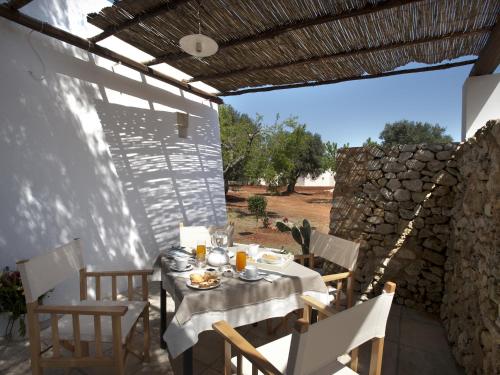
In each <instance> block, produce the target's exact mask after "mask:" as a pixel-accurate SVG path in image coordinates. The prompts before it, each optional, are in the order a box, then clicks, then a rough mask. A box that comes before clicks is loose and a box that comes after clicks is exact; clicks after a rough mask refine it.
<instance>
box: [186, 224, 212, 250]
mask: <svg viewBox="0 0 500 375" xmlns="http://www.w3.org/2000/svg"><path fill="white" fill-rule="evenodd" d="M179 243H180V245H181V246H184V247H186V248H191V249H196V246H197V245H198V244H200V243H202V244H206V245H207V246H210V245H211V243H212V237H211V236H210V231H209V230H208V228H207V227H204V226H201V225H200V226H185V225H184V224H183V223H179Z"/></svg>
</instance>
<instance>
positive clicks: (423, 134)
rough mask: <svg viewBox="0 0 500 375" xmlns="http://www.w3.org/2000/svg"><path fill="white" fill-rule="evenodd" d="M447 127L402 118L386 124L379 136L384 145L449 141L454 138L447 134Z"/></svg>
mask: <svg viewBox="0 0 500 375" xmlns="http://www.w3.org/2000/svg"><path fill="white" fill-rule="evenodd" d="M445 131H446V128H444V127H442V126H439V125H438V124H435V125H432V124H429V123H427V122H425V123H423V122H415V121H408V120H401V121H396V122H393V123H392V124H391V123H389V124H385V128H384V130H383V131H382V132H381V133H380V136H379V138H380V139H381V140H382V145H383V146H391V145H398V144H418V143H448V142H452V141H453V138H452V137H451V136H450V135H447V134H445Z"/></svg>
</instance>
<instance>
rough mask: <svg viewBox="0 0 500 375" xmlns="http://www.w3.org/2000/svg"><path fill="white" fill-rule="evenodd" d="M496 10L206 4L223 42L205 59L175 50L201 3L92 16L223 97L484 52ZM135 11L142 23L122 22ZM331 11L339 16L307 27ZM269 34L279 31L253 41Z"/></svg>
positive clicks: (397, 4) (499, 6) (474, 3)
mask: <svg viewBox="0 0 500 375" xmlns="http://www.w3.org/2000/svg"><path fill="white" fill-rule="evenodd" d="M162 6H164V7H165V9H167V10H165V11H156V12H155V16H154V17H151V16H150V17H147V15H148V12H149V13H150V12H152V11H155V10H158V9H160V8H161V7H162ZM364 10H366V12H363V11H364ZM499 12H500V0H420V1H418V0H399V1H393V0H386V1H378V0H370V1H367V0H329V1H327V0H310V1H307V0H246V1H237V0H203V1H201V7H200V14H201V19H202V33H204V34H206V35H209V36H210V37H212V38H214V39H215V40H216V41H217V43H218V44H219V46H221V47H222V48H221V49H220V50H219V51H218V52H217V53H216V54H215V55H213V56H211V57H207V58H204V59H202V60H199V59H197V58H194V57H191V56H189V55H186V54H185V53H183V52H182V50H181V49H180V48H179V46H178V41H179V39H180V38H181V37H182V36H184V35H186V34H191V33H196V32H198V23H197V13H198V1H194V0H193V1H179V0H170V1H165V0H142V1H136V0H122V1H119V2H116V3H115V4H114V5H113V6H110V7H107V8H104V9H102V10H101V11H100V12H99V13H94V14H90V15H88V21H89V22H90V23H92V24H93V25H95V26H97V27H99V28H101V29H103V30H113V29H115V30H120V31H118V32H117V33H116V34H115V36H116V37H118V38H120V39H122V40H123V41H125V42H127V43H129V44H131V45H133V46H135V47H137V48H139V49H141V50H142V51H144V52H146V53H148V54H150V55H152V56H154V57H155V58H156V59H155V60H153V61H149V62H147V63H148V64H149V65H152V66H153V67H154V64H157V63H161V62H166V63H168V64H170V65H172V66H174V67H175V68H177V69H179V70H181V71H183V72H185V73H187V74H189V75H191V76H193V77H194V78H195V80H202V81H203V82H205V83H207V84H209V85H211V86H213V87H215V88H216V89H218V90H219V91H221V92H222V93H224V92H230V91H234V90H238V89H242V88H246V87H258V86H268V85H284V84H291V83H299V82H311V81H312V82H314V81H325V80H332V79H341V78H347V77H358V76H361V75H364V74H378V73H382V72H387V71H391V70H394V69H395V68H397V67H400V66H403V65H406V64H408V63H410V62H420V63H426V64H437V63H440V62H442V61H444V60H449V59H454V58H457V57H460V56H466V55H478V54H479V52H480V51H481V49H482V48H483V47H484V45H485V44H486V41H487V40H488V37H489V34H490V32H491V29H492V28H493V26H494V25H495V23H496V21H497V18H498V14H499ZM137 16H140V17H141V18H143V20H141V21H140V22H136V23H134V24H132V25H131V26H130V27H127V28H123V29H120V28H119V27H120V26H121V25H122V24H123V23H124V22H127V21H128V22H130V20H133V19H134V18H135V17H137ZM328 16H341V17H336V19H334V20H332V21H328V22H322V23H319V22H316V23H315V24H309V26H306V27H303V25H304V22H308V21H309V20H314V19H316V20H318V19H325V17H328ZM313 23H314V22H313ZM297 25H299V26H300V27H297ZM287 26H289V29H288V30H284V28H285V27H287ZM269 30H279V32H278V33H276V34H275V35H274V36H273V37H267V38H261V39H260V40H256V38H255V36H258V35H262V33H264V36H265V35H266V33H267V35H269V34H268V32H269ZM243 38H245V39H246V40H247V41H246V42H241V39H243Z"/></svg>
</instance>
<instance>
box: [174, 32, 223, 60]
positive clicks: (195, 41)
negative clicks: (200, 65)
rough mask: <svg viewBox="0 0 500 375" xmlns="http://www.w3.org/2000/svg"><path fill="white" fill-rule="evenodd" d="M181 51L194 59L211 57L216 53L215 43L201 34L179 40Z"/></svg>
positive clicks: (217, 47) (216, 46)
mask: <svg viewBox="0 0 500 375" xmlns="http://www.w3.org/2000/svg"><path fill="white" fill-rule="evenodd" d="M179 45H180V46H181V48H182V50H183V51H184V52H186V53H189V54H190V55H192V56H196V57H207V56H212V55H213V54H215V53H216V52H217V50H218V49H219V46H218V45H217V42H216V41H215V40H213V39H212V38H210V37H209V36H206V35H203V34H191V35H186V36H183V37H182V38H181V40H179Z"/></svg>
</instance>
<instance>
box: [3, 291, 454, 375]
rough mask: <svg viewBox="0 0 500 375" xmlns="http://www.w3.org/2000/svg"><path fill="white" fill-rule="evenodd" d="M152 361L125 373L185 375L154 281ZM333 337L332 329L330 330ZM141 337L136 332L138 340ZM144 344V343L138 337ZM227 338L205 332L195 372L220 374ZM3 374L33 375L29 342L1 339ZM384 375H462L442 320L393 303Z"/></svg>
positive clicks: (259, 329) (132, 362) (257, 333)
mask: <svg viewBox="0 0 500 375" xmlns="http://www.w3.org/2000/svg"><path fill="white" fill-rule="evenodd" d="M151 294H152V295H151V304H152V309H151V334H152V342H151V361H150V362H149V363H141V362H140V361H139V360H138V359H137V358H135V357H134V356H132V355H129V357H128V359H127V371H126V374H130V375H132V374H134V375H135V374H162V375H166V374H175V375H181V374H182V361H181V360H180V359H175V360H171V359H170V358H169V356H168V354H167V352H166V351H164V350H162V349H161V348H160V346H159V340H158V337H159V330H160V310H159V306H160V298H159V283H158V282H156V283H152V285H151ZM173 307H174V304H173V301H172V300H171V299H169V300H168V301H167V308H168V312H169V314H172V312H173ZM238 330H239V331H240V333H241V334H242V335H243V336H244V337H245V338H247V339H248V340H249V341H250V342H251V343H252V344H253V345H255V346H259V345H262V344H265V343H266V342H269V341H271V340H274V339H276V338H277V337H279V336H280V335H284V334H285V332H283V331H282V332H280V333H278V334H277V336H268V335H267V333H266V325H265V324H264V323H259V324H258V326H256V327H254V326H251V325H250V326H244V327H240V328H238ZM332 336H333V337H334V333H333V334H332ZM140 339H141V337H140V336H139V335H137V340H140ZM139 344H140V341H139ZM369 346H370V345H369V344H365V345H363V346H362V348H361V349H360V362H359V368H358V370H359V372H360V373H361V374H367V373H368V363H369ZM222 365H223V342H222V340H221V339H220V338H219V337H218V336H217V335H216V334H215V333H214V332H213V331H208V332H204V333H203V334H202V335H201V337H200V341H199V342H198V344H197V345H196V346H195V347H194V373H195V374H196V375H215V374H222ZM44 373H45V374H50V375H52V374H71V375H73V374H85V375H86V374H89V375H94V374H95V375H101V374H103V375H104V374H106V375H109V374H110V370H109V369H72V370H70V371H65V370H63V369H50V370H45V372H44ZM0 374H9V375H10V374H12V375H21V374H23V375H24V374H31V371H30V361H29V350H28V343H27V341H14V342H12V341H11V342H6V341H5V340H3V339H0ZM382 374H384V375H424V374H425V375H427V374H429V375H433V374H436V375H456V374H463V370H462V368H460V367H459V366H458V365H457V364H456V362H455V360H454V359H453V357H452V354H451V350H450V348H449V346H448V342H447V341H446V337H445V332H444V329H443V327H442V326H441V324H440V322H439V320H437V319H436V318H435V317H433V316H429V315H427V314H424V313H420V312H417V311H415V310H412V309H409V308H406V307H402V306H398V305H393V306H392V308H391V313H390V316H389V322H388V324H387V333H386V340H385V348H384V358H383V362H382Z"/></svg>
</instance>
